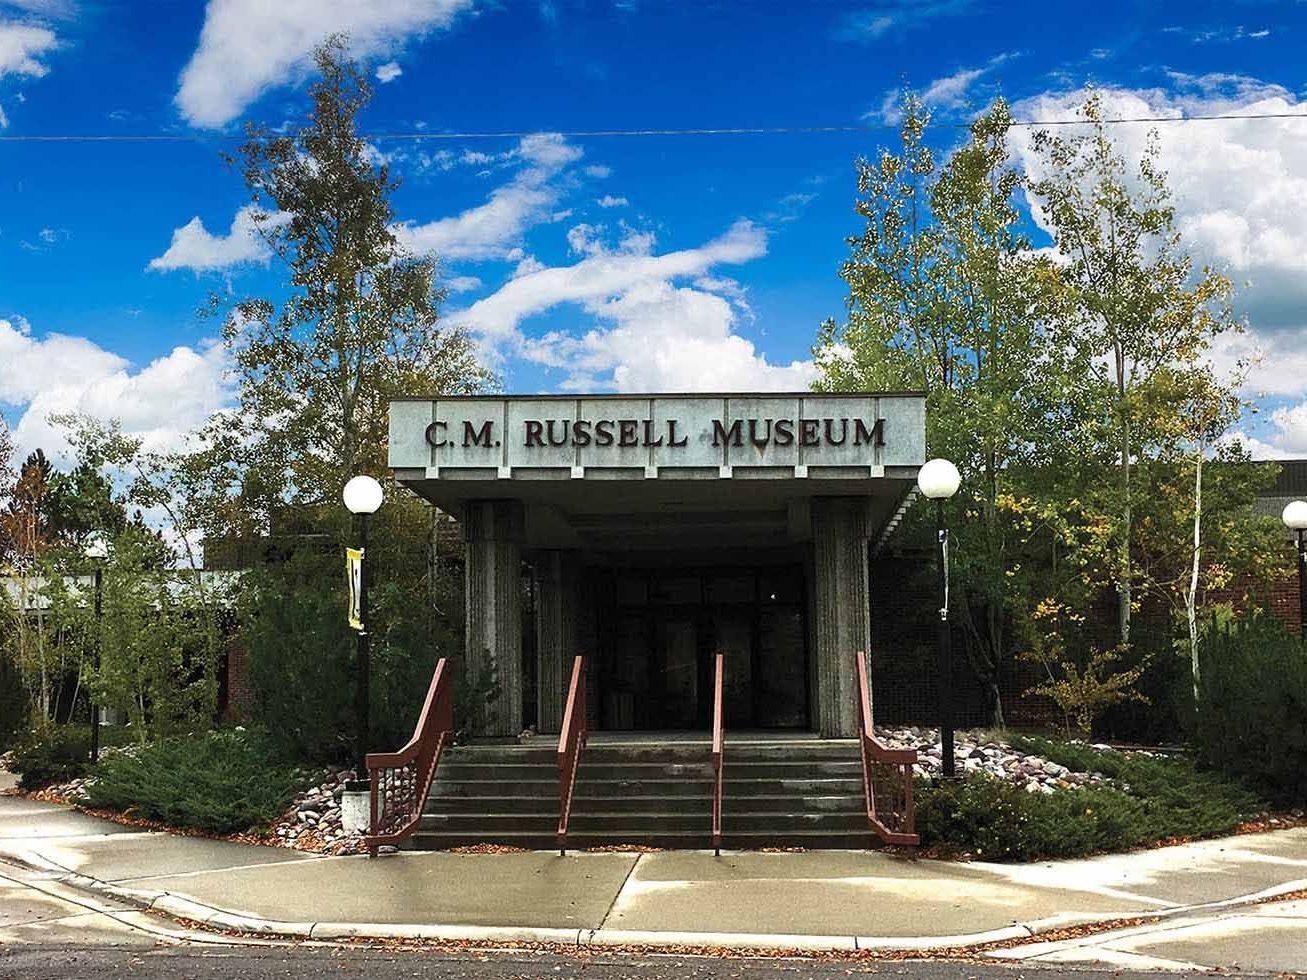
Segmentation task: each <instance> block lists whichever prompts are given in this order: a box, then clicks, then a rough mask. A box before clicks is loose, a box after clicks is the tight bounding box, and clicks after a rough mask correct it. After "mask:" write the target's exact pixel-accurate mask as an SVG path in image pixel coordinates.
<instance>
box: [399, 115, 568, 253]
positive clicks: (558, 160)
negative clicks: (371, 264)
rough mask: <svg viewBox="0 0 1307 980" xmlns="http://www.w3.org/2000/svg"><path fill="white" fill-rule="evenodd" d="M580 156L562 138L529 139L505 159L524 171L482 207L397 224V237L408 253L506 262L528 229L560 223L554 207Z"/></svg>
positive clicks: (537, 135) (495, 191) (540, 134)
mask: <svg viewBox="0 0 1307 980" xmlns="http://www.w3.org/2000/svg"><path fill="white" fill-rule="evenodd" d="M468 152H469V153H470V152H472V151H468ZM466 155H467V153H465V154H464V156H466ZM581 155H582V151H581V149H580V148H579V147H576V146H573V145H572V144H570V143H568V142H567V141H566V140H565V139H563V137H561V136H558V135H555V134H552V133H539V134H536V135H534V136H527V137H525V138H523V139H522V141H521V142H520V143H519V144H518V146H517V147H516V149H514V150H513V151H511V152H510V154H508V157H507V159H510V160H512V161H514V162H517V163H520V164H521V165H522V169H520V170H519V171H518V172H517V174H516V175H514V177H513V178H512V179H511V180H510V181H509V182H508V183H506V184H503V185H501V186H500V187H497V188H496V189H495V190H494V191H493V192H491V194H490V197H489V198H488V199H487V200H486V202H485V203H484V204H479V205H477V206H476V207H472V208H469V209H467V210H466V211H464V212H462V213H461V214H458V215H454V216H453V217H448V218H441V219H439V220H437V221H431V222H428V223H426V224H414V223H413V222H411V221H408V222H404V223H403V224H400V225H398V226H396V228H395V231H396V234H397V235H398V236H399V239H400V241H401V242H402V243H403V244H404V245H405V246H407V247H408V248H409V249H410V250H412V251H414V252H417V253H420V254H424V253H432V254H434V255H438V256H439V257H440V258H442V259H446V260H451V259H452V260H457V259H478V260H480V259H505V258H508V257H509V255H510V253H511V252H512V250H513V248H514V247H516V246H518V245H520V243H521V241H522V237H523V235H524V234H525V233H526V231H527V230H528V229H530V228H532V227H533V226H535V225H537V224H540V223H542V222H546V221H550V220H561V217H560V216H559V215H556V214H555V211H554V208H555V205H557V204H558V202H559V201H560V200H561V198H562V196H563V192H564V190H565V184H566V180H565V173H564V172H565V170H566V168H567V167H568V166H569V165H571V164H572V163H575V162H576V161H577V160H579V159H580V158H581Z"/></svg>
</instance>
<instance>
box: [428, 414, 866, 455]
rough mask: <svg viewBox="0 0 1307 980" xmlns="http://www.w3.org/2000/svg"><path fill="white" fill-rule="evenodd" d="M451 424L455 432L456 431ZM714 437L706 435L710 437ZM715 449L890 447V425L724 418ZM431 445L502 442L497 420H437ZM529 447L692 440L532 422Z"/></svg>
mask: <svg viewBox="0 0 1307 980" xmlns="http://www.w3.org/2000/svg"><path fill="white" fill-rule="evenodd" d="M451 425H452V426H453V429H452V430H451ZM708 434H709V433H708V432H705V433H703V435H704V436H707V435H708ZM711 436H712V444H713V445H714V446H723V445H730V446H744V445H754V446H757V447H758V448H759V449H762V448H765V447H767V446H796V445H797V446H843V445H844V444H845V443H852V444H853V445H855V446H883V445H885V420H884V419H877V420H876V421H875V422H874V423H872V424H871V425H868V424H867V423H866V422H865V421H864V420H862V419H849V418H843V419H747V420H746V419H736V420H735V421H733V422H731V423H730V424H729V425H728V424H727V423H725V422H723V421H721V420H720V419H714V420H713V423H712V430H711ZM426 438H427V442H428V443H430V444H431V445H432V446H434V447H435V448H436V449H442V448H444V447H445V446H454V445H462V446H464V447H473V446H481V447H483V448H486V449H492V448H497V447H498V446H499V445H500V442H501V440H500V439H499V437H498V436H496V434H495V423H494V422H492V421H485V422H479V423H478V422H469V421H464V422H463V424H462V431H461V432H460V431H459V430H458V426H457V423H450V422H446V421H443V420H439V419H437V420H436V421H435V422H432V423H431V424H430V425H428V426H427V432H426ZM521 438H522V442H521V445H523V446H525V447H526V448H528V449H529V448H531V447H533V446H539V447H541V448H543V447H545V446H576V447H578V448H581V447H585V446H590V445H594V446H619V447H622V448H632V447H635V446H668V447H669V448H673V449H675V448H678V447H680V446H686V445H689V442H690V438H689V436H688V435H686V434H685V433H684V431H683V430H682V429H681V427H680V423H679V422H678V421H677V420H676V419H667V420H666V421H664V422H654V421H652V420H650V419H598V420H594V421H591V420H589V419H577V420H576V421H572V420H571V419H527V420H526V421H524V422H523V423H522V434H521Z"/></svg>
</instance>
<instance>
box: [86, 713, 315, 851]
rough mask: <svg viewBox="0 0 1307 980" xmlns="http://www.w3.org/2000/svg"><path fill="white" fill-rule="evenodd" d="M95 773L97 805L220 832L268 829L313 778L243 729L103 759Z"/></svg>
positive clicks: (90, 792)
mask: <svg viewBox="0 0 1307 980" xmlns="http://www.w3.org/2000/svg"><path fill="white" fill-rule="evenodd" d="M94 775H95V780H94V782H92V783H90V784H89V785H88V786H87V790H86V796H87V800H88V802H89V803H90V804H91V805H92V806H96V807H103V808H105V809H110V810H120V811H123V812H126V813H130V814H133V815H135V816H139V817H145V818H147V819H150V820H160V821H162V822H164V823H167V824H170V825H172V826H174V827H194V828H196V829H197V830H204V831H208V832H210V833H217V834H230V833H237V832H240V831H246V830H251V829H260V828H262V827H265V826H267V825H268V824H269V823H271V822H272V821H273V820H275V819H276V818H277V817H279V816H281V814H282V813H283V812H285V809H286V807H287V806H288V805H289V803H290V801H291V799H292V797H294V795H295V794H296V792H298V791H299V789H300V788H301V787H302V786H303V785H304V784H305V782H306V781H307V779H308V774H307V773H304V772H303V771H302V770H299V769H296V768H293V767H291V766H288V765H286V764H285V763H283V762H281V761H280V759H279V757H278V755H277V753H276V752H275V751H274V749H273V746H272V743H271V741H270V740H269V739H268V738H267V737H266V736H263V735H260V734H257V733H254V732H249V731H243V730H240V729H236V730H225V731H213V732H206V733H205V734H203V735H191V736H186V737H182V738H172V739H166V740H164V741H160V742H155V743H153V744H151V745H147V746H145V747H143V748H142V749H140V750H139V751H137V752H136V753H134V754H126V753H124V754H121V755H116V756H113V757H111V758H108V759H105V760H103V761H102V762H101V763H100V764H99V765H98V766H96V768H95V773H94Z"/></svg>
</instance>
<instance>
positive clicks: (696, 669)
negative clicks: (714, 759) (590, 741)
mask: <svg viewBox="0 0 1307 980" xmlns="http://www.w3.org/2000/svg"><path fill="white" fill-rule="evenodd" d="M593 571H594V573H595V574H594V575H593V577H592V580H591V581H592V583H593V584H594V591H595V596H594V598H595V600H596V602H597V606H598V608H597V612H598V627H599V637H598V640H599V643H598V646H599V664H598V666H599V676H598V678H597V680H598V692H597V693H598V695H599V722H600V727H601V728H603V729H606V730H609V731H614V730H668V729H706V728H707V727H708V726H709V725H710V723H711V713H712V695H713V691H712V664H713V657H714V655H715V654H716V653H719V652H720V653H724V654H725V656H726V661H725V663H726V690H725V708H726V724H727V726H728V727H729V728H734V729H740V728H806V727H807V726H808V692H807V677H808V670H807V623H806V602H805V599H804V591H803V590H804V581H803V571H802V568H801V567H800V566H798V565H778V566H767V567H761V568H759V567H749V568H739V567H731V568H714V569H698V568H695V569H684V568H672V569H667V568H659V569H620V570H618V569H595V570H593Z"/></svg>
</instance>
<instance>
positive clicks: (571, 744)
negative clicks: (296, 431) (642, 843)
mask: <svg viewBox="0 0 1307 980" xmlns="http://www.w3.org/2000/svg"><path fill="white" fill-rule="evenodd" d="M587 707H588V704H587V685H586V681H585V657H577V658H576V659H575V660H573V661H572V682H571V684H569V685H568V688H567V707H566V708H564V709H563V727H562V730H561V731H560V732H559V733H558V853H559V854H566V853H567V822H568V820H570V819H571V817H572V793H573V791H575V789H576V767H577V764H578V763H579V762H580V761H581V750H582V749H583V748H585V743H586V741H587V740H588V739H589V737H590V723H589V720H588V717H587V716H588V715H589V711H588V710H587Z"/></svg>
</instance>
